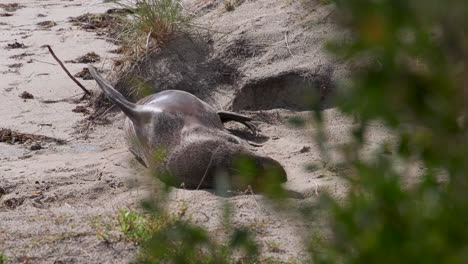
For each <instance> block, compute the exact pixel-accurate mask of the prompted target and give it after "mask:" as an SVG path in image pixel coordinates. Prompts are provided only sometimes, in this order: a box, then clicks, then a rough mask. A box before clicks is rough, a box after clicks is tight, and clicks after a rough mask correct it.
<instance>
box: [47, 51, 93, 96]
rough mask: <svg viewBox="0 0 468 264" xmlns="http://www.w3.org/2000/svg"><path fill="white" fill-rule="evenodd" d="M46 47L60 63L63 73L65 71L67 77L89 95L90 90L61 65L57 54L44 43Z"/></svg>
mask: <svg viewBox="0 0 468 264" xmlns="http://www.w3.org/2000/svg"><path fill="white" fill-rule="evenodd" d="M46 47H47V49H49V52H50V54H52V57H54V59H55V60H56V61H57V62H58V63H59V64H60V66H61V67H62V69H63V70H64V71H65V73H67V75H68V77H70V78H71V79H72V80H73V81H74V82H75V83H76V84H77V85H78V86H79V87H80V88H81V90H83V92H85V93H86V94H87V95H91V91H90V90H88V89H86V88H85V87H84V86H83V85H82V84H81V83H80V82H79V81H78V80H77V79H76V78H75V77H73V75H71V74H70V72H69V71H68V70H67V68H65V65H63V63H62V62H61V61H60V59H59V58H57V56H56V55H55V53H54V51H53V50H52V48H51V47H50V46H49V45H46Z"/></svg>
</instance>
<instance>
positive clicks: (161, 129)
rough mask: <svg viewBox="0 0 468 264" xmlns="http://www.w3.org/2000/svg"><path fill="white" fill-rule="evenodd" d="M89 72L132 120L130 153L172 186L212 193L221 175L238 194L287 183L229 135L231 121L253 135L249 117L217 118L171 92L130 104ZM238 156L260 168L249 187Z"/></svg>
mask: <svg viewBox="0 0 468 264" xmlns="http://www.w3.org/2000/svg"><path fill="white" fill-rule="evenodd" d="M88 67H89V70H90V72H91V74H92V76H93V77H94V79H95V80H96V82H97V83H98V85H99V86H100V87H101V89H102V90H103V92H104V93H105V94H106V96H107V97H109V99H110V100H112V101H113V102H114V103H115V104H116V105H117V106H118V107H119V108H120V109H121V110H122V111H123V112H124V114H125V115H126V116H127V118H126V120H125V125H124V130H125V137H126V140H127V143H128V146H129V150H130V151H131V152H132V153H133V154H134V155H135V157H136V158H137V159H138V160H139V161H140V162H141V163H142V164H143V165H145V166H147V167H149V168H150V169H154V170H157V172H164V173H167V175H169V178H171V180H172V184H173V185H175V186H180V185H181V184H183V186H184V187H186V188H190V189H195V188H196V189H198V188H213V187H214V186H215V181H216V175H218V174H219V173H224V175H227V176H228V180H229V181H230V184H231V186H233V187H237V188H242V187H246V186H247V184H250V185H252V186H253V187H254V188H255V186H260V185H261V184H262V182H265V181H270V180H276V181H278V182H285V181H286V180H287V177H286V172H285V170H284V168H283V167H282V166H281V165H280V163H279V162H277V161H276V160H274V159H272V158H269V157H265V156H260V155H257V154H255V153H254V152H252V151H251V150H249V146H248V144H247V143H246V142H245V141H244V140H242V139H240V138H238V137H235V136H234V135H232V134H230V133H229V132H228V131H227V130H225V129H224V126H223V122H226V121H237V122H241V123H243V124H244V125H246V126H248V127H249V128H250V129H254V127H253V126H252V125H251V124H250V123H249V121H250V120H251V119H250V118H249V117H247V116H244V115H240V114H237V113H232V112H225V111H222V112H216V111H215V110H214V109H213V108H212V107H211V106H210V105H208V104H207V103H206V102H204V101H202V100H200V99H199V98H197V97H195V96H194V95H192V94H190V93H187V92H184V91H180V90H166V91H163V92H159V93H156V94H152V95H149V96H147V97H145V98H143V99H141V100H139V101H138V102H137V103H131V102H129V101H128V100H127V99H125V97H124V96H123V95H122V94H121V93H119V92H118V91H117V90H115V89H114V88H113V87H112V86H111V85H110V84H109V83H108V82H107V81H106V80H105V79H104V78H103V77H102V76H101V75H100V74H99V73H98V72H97V71H96V69H95V68H94V67H93V66H91V65H89V66H88ZM239 156H243V157H247V158H248V159H250V161H251V164H255V166H256V170H255V173H254V175H253V179H251V180H250V181H249V182H245V181H239V179H238V175H237V174H238V171H237V170H236V168H237V165H236V160H237V159H238V157H239ZM271 177H273V178H274V179H273V178H271Z"/></svg>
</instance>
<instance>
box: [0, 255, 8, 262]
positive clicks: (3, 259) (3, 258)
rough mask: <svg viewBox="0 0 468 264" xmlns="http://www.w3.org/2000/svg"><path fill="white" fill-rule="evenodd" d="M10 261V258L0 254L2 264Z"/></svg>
mask: <svg viewBox="0 0 468 264" xmlns="http://www.w3.org/2000/svg"><path fill="white" fill-rule="evenodd" d="M7 261H8V257H7V256H5V255H4V254H3V253H1V252H0V264H5V263H7Z"/></svg>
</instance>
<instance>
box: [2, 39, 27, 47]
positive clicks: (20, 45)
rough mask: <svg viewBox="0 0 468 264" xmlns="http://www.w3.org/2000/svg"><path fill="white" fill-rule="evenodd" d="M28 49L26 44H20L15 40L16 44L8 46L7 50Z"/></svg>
mask: <svg viewBox="0 0 468 264" xmlns="http://www.w3.org/2000/svg"><path fill="white" fill-rule="evenodd" d="M25 48H27V46H26V45H24V43H19V42H18V41H16V40H15V42H13V43H10V44H7V46H6V48H5V49H25Z"/></svg>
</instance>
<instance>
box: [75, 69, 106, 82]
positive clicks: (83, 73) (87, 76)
mask: <svg viewBox="0 0 468 264" xmlns="http://www.w3.org/2000/svg"><path fill="white" fill-rule="evenodd" d="M98 72H99V73H102V71H100V70H98ZM74 76H75V77H78V78H81V79H83V80H93V79H94V78H93V76H92V75H91V73H90V72H89V69H88V67H85V68H83V69H82V70H81V71H79V72H78V73H76V74H75V75H74Z"/></svg>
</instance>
